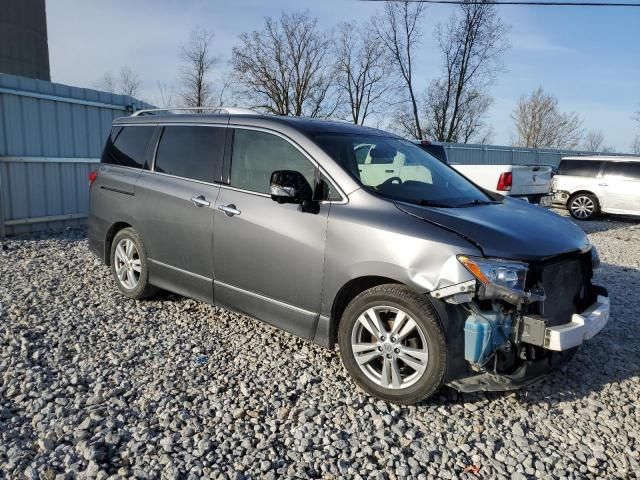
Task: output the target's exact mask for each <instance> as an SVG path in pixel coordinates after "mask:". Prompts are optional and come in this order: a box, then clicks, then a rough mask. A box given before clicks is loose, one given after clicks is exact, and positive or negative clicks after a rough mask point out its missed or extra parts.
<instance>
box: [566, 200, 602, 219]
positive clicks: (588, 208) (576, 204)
mask: <svg viewBox="0 0 640 480" xmlns="http://www.w3.org/2000/svg"><path fill="white" fill-rule="evenodd" d="M595 209H596V205H595V203H594V202H593V200H591V199H590V198H589V197H585V196H580V197H576V198H575V199H574V200H573V201H572V202H571V212H572V213H573V214H574V215H575V216H576V217H577V218H589V217H590V216H591V215H593V212H594V210H595Z"/></svg>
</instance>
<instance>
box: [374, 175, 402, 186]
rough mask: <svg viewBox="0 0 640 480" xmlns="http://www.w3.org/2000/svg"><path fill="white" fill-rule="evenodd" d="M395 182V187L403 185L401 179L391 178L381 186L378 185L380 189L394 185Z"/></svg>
mask: <svg viewBox="0 0 640 480" xmlns="http://www.w3.org/2000/svg"><path fill="white" fill-rule="evenodd" d="M394 182H396V183H395V185H402V179H401V178H400V177H389V178H387V179H386V180H385V181H384V182H382V183H381V184H380V185H378V188H380V187H386V186H387V185H392V184H394Z"/></svg>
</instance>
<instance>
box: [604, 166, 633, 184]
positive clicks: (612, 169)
mask: <svg viewBox="0 0 640 480" xmlns="http://www.w3.org/2000/svg"><path fill="white" fill-rule="evenodd" d="M604 173H605V175H608V176H612V177H624V178H628V179H630V180H640V162H609V163H606V164H605V167H604Z"/></svg>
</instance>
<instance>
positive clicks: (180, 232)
mask: <svg viewBox="0 0 640 480" xmlns="http://www.w3.org/2000/svg"><path fill="white" fill-rule="evenodd" d="M225 135H226V128H225V127H224V126H195V125H193V126H189V125H183V126H166V127H164V129H163V131H162V134H161V136H160V142H159V144H158V149H157V153H156V156H155V162H154V163H153V171H150V172H143V174H142V175H141V176H140V177H139V179H138V182H137V184H136V213H135V218H136V222H137V223H136V228H137V229H138V231H139V232H140V234H141V236H142V239H143V241H144V243H145V246H146V248H147V256H148V257H149V276H150V281H151V283H153V284H154V285H157V286H158V287H161V288H166V289H167V290H170V291H172V292H176V293H179V294H182V295H186V296H190V297H193V298H197V299H199V300H203V301H205V302H209V303H211V302H213V221H214V215H213V209H214V205H215V202H216V199H217V197H218V193H219V191H220V187H219V186H218V185H215V184H214V181H215V180H217V176H218V175H220V172H221V165H222V159H223V156H224V145H225Z"/></svg>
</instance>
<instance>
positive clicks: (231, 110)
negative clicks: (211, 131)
mask: <svg viewBox="0 0 640 480" xmlns="http://www.w3.org/2000/svg"><path fill="white" fill-rule="evenodd" d="M193 110H203V111H206V112H207V113H212V114H216V113H226V114H229V115H259V113H258V112H256V111H255V110H251V109H250V108H242V107H176V108H147V109H144V110H137V111H136V112H134V113H133V114H132V115H131V116H132V117H139V116H141V115H153V114H155V113H156V112H169V113H171V112H174V111H178V112H192V111H193Z"/></svg>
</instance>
